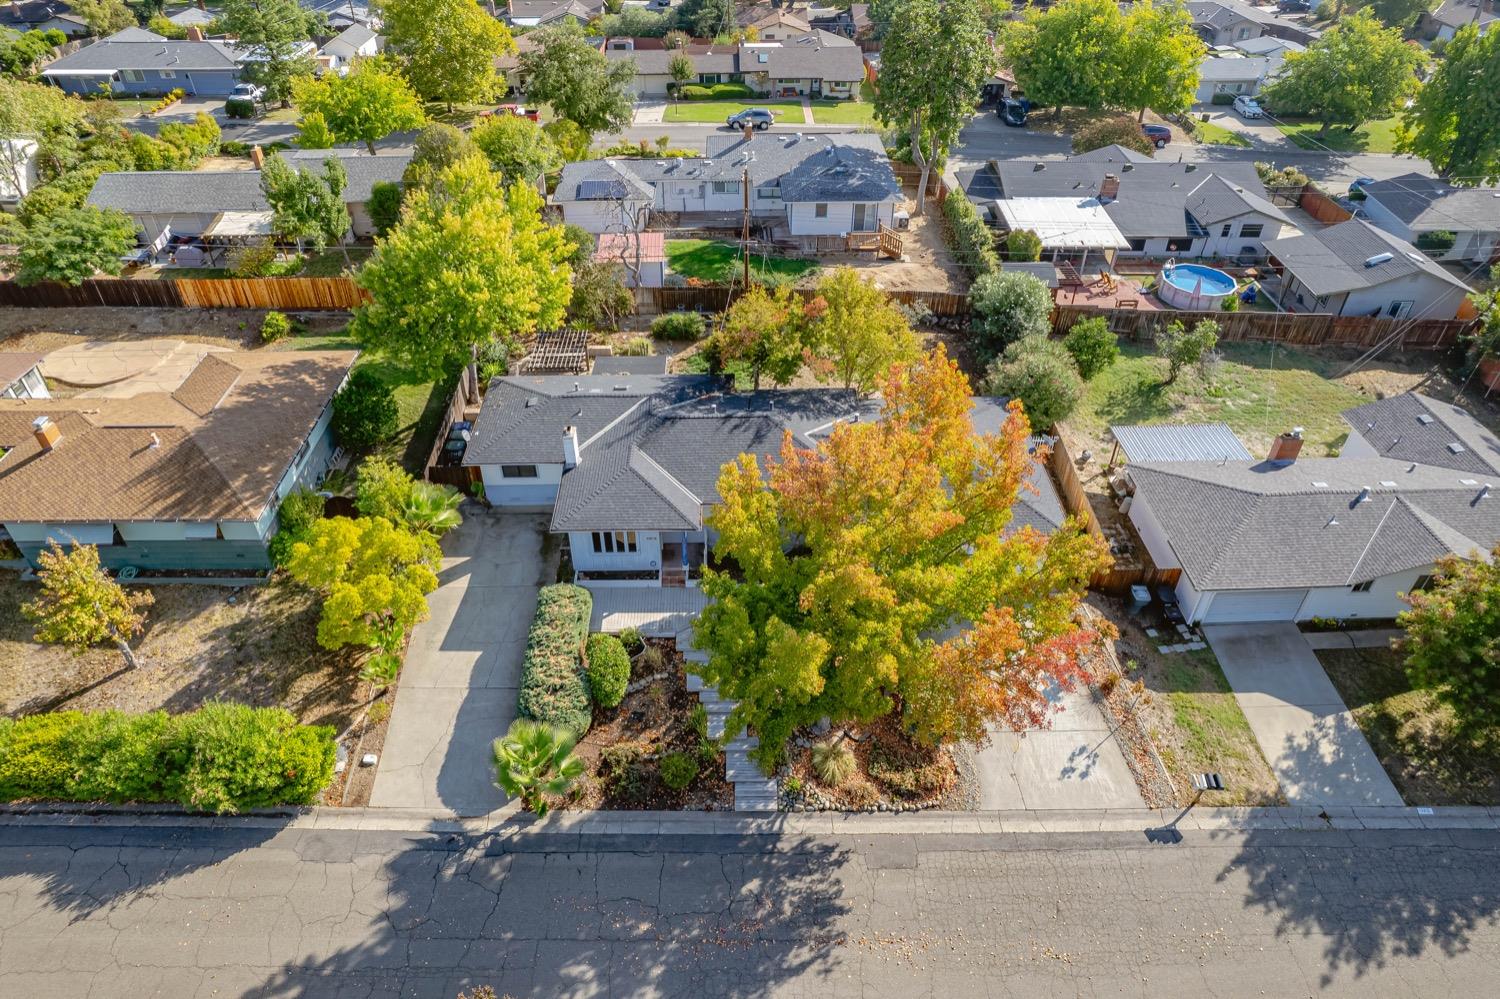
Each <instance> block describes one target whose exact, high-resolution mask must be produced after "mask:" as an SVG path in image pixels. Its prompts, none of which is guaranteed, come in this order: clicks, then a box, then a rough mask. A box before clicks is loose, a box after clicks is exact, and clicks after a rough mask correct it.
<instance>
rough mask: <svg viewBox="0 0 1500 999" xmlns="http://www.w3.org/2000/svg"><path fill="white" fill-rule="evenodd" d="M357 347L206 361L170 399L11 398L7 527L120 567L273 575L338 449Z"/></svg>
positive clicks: (4, 504)
mask: <svg viewBox="0 0 1500 999" xmlns="http://www.w3.org/2000/svg"><path fill="white" fill-rule="evenodd" d="M356 356H357V352H355V351H284V352H267V351H254V352H224V353H210V354H207V355H205V356H204V357H203V358H202V359H201V360H200V361H199V362H198V364H197V365H196V366H195V367H194V368H193V369H192V370H191V371H190V372H189V373H188V374H187V375H186V377H185V378H184V379H183V381H182V382H181V384H179V385H178V387H177V388H176V389H174V390H172V391H171V392H167V391H158V392H147V393H142V394H138V395H135V396H131V397H128V398H97V397H93V396H87V395H85V396H76V397H73V398H69V399H0V524H3V525H4V527H5V529H6V531H7V532H8V533H9V534H10V537H11V540H13V541H14V542H15V543H16V545H17V546H19V547H20V549H21V553H22V554H23V555H24V556H25V558H26V559H27V561H29V562H31V563H32V564H33V565H35V564H36V561H37V555H38V553H39V552H41V551H42V550H43V549H44V548H45V547H46V546H47V544H48V542H49V541H52V540H56V541H58V542H59V543H62V544H65V545H66V544H72V543H78V544H91V545H98V546H99V556H100V560H101V562H103V564H104V565H105V566H106V567H108V568H111V569H121V568H124V567H126V566H132V567H135V568H137V569H159V570H178V571H183V570H218V571H226V570H264V569H268V568H270V565H271V562H270V558H269V556H268V555H267V551H266V544H267V541H268V540H269V539H270V537H271V536H272V535H273V534H275V532H276V511H277V508H278V507H279V506H280V504H281V500H282V499H283V498H284V497H285V496H286V495H287V494H288V493H289V492H291V491H292V490H293V489H295V488H297V487H298V486H302V485H311V484H314V483H316V482H317V481H319V479H320V477H321V476H322V475H323V473H324V472H326V471H327V469H328V465H329V462H330V461H331V459H332V456H333V453H334V442H333V439H332V433H331V431H330V429H329V424H330V421H331V419H332V410H333V406H332V401H333V396H334V393H335V392H337V391H338V389H339V388H340V386H342V385H343V383H344V380H345V378H347V377H348V374H349V369H350V366H351V365H353V363H354V359H355V357H356Z"/></svg>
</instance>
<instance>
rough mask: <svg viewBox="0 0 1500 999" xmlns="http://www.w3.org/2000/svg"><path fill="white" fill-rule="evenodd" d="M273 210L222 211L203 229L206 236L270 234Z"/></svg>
mask: <svg viewBox="0 0 1500 999" xmlns="http://www.w3.org/2000/svg"><path fill="white" fill-rule="evenodd" d="M273 218H274V216H273V213H271V212H220V213H219V214H218V215H217V216H216V217H215V218H214V220H213V223H212V224H211V225H210V226H209V227H208V228H207V229H205V230H204V231H203V235H204V236H223V237H230V236H269V235H271V233H272V222H273Z"/></svg>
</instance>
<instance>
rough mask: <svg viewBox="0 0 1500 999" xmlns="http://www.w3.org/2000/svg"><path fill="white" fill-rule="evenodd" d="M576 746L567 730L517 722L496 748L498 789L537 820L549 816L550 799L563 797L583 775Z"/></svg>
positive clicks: (574, 737) (512, 723)
mask: <svg viewBox="0 0 1500 999" xmlns="http://www.w3.org/2000/svg"><path fill="white" fill-rule="evenodd" d="M577 743H578V736H576V735H574V734H573V733H572V732H570V731H568V730H567V729H565V728H554V727H553V726H551V725H544V724H543V723H541V722H534V721H530V720H528V719H525V718H517V719H516V720H515V721H513V722H511V725H510V731H508V732H506V733H505V736H504V737H503V738H500V739H496V740H495V743H494V746H493V750H494V760H495V786H496V787H498V788H499V789H500V790H502V791H504V792H505V793H506V794H507V795H509V796H510V797H512V798H520V799H521V807H522V808H524V809H526V810H527V811H528V812H535V813H536V814H537V817H538V818H540V817H541V816H543V815H546V814H547V807H548V806H547V795H549V794H562V793H563V792H565V791H567V789H568V787H569V786H570V785H571V784H572V783H573V782H574V781H575V780H577V779H578V778H579V776H581V775H582V774H583V761H582V760H580V759H579V758H578V757H577V756H574V755H573V747H574V746H575V745H577Z"/></svg>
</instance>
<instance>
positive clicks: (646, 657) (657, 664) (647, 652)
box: [637, 645, 667, 676]
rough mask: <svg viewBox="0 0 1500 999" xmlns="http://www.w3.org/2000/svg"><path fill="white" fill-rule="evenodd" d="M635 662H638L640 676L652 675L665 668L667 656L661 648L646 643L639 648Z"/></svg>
mask: <svg viewBox="0 0 1500 999" xmlns="http://www.w3.org/2000/svg"><path fill="white" fill-rule="evenodd" d="M637 662H638V663H639V664H640V667H641V675H642V676H653V675H655V674H657V673H660V672H661V671H662V670H663V669H665V668H666V665H667V657H666V655H665V654H663V652H662V651H661V649H658V648H657V647H656V646H654V645H648V646H646V647H645V648H643V649H641V651H640V655H639V656H637Z"/></svg>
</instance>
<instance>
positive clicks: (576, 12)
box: [507, 0, 604, 27]
mask: <svg viewBox="0 0 1500 999" xmlns="http://www.w3.org/2000/svg"><path fill="white" fill-rule="evenodd" d="M507 6H508V9H509V16H510V20H511V21H512V22H513V23H515V24H519V25H523V26H525V27H532V26H535V25H541V24H551V23H552V22H553V21H557V20H560V19H562V18H564V17H572V18H574V19H576V20H578V21H584V22H586V21H588V20H589V19H591V18H594V17H598V16H599V15H600V14H601V13H603V12H604V3H603V0H510V3H509V4H508V5H507Z"/></svg>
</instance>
